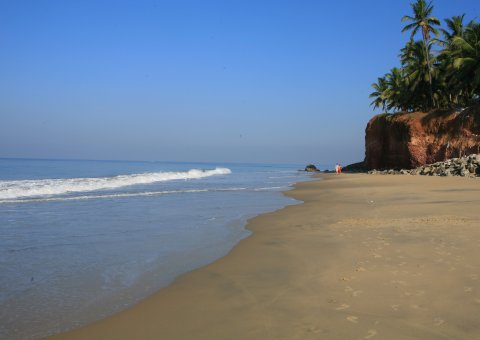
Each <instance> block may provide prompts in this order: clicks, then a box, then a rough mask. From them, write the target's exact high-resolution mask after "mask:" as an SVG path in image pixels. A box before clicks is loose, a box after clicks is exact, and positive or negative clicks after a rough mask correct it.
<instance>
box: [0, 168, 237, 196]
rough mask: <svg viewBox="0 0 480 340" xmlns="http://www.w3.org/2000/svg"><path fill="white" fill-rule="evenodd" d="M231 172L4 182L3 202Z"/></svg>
mask: <svg viewBox="0 0 480 340" xmlns="http://www.w3.org/2000/svg"><path fill="white" fill-rule="evenodd" d="M230 173H231V170H230V169H227V168H216V169H213V170H200V169H192V170H189V171H182V172H152V173H142V174H132V175H119V176H112V177H91V178H66V179H41V180H19V181H0V200H12V199H17V198H28V197H40V196H52V195H63V194H70V193H79V192H88V191H96V190H105V189H107V190H108V189H109V190H111V189H117V188H121V187H126V186H130V185H137V184H149V183H155V182H165V181H173V180H189V179H199V178H204V177H210V176H215V175H227V174H230Z"/></svg>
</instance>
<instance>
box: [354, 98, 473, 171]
mask: <svg viewBox="0 0 480 340" xmlns="http://www.w3.org/2000/svg"><path fill="white" fill-rule="evenodd" d="M477 152H480V105H475V106H472V107H470V108H468V109H465V110H463V111H460V112H459V111H439V110H437V111H431V112H428V113H425V112H402V113H396V114H381V115H377V116H375V117H373V118H372V119H371V120H370V121H369V122H368V125H367V127H366V130H365V162H364V164H365V167H366V168H367V169H368V170H370V169H394V168H397V169H399V168H406V169H412V168H417V167H419V166H422V165H425V164H432V163H436V162H443V161H445V160H447V159H452V160H453V163H456V162H457V161H458V158H457V159H455V158H453V157H459V155H464V154H475V153H477ZM462 160H463V162H465V164H467V163H468V161H469V160H470V161H471V162H472V163H473V162H477V160H478V161H480V160H479V157H477V156H476V155H475V157H473V156H471V157H470V156H469V158H468V159H463V157H462ZM476 164H478V163H476Z"/></svg>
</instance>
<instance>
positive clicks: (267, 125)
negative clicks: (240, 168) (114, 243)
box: [0, 0, 480, 164]
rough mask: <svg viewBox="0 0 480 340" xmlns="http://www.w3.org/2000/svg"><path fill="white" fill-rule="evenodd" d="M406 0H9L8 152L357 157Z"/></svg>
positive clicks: (0, 29) (393, 57)
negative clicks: (374, 88) (376, 85)
mask: <svg viewBox="0 0 480 340" xmlns="http://www.w3.org/2000/svg"><path fill="white" fill-rule="evenodd" d="M409 2H410V1H408V0H405V1H399V0H398V1H385V0H364V1H358V0H356V1H354V0H350V1H347V0H346V1H321V0H318V1H294V0H292V1H278V0H277V1H262V0H256V1H241V0H237V1H233V0H231V1H229V0H224V1H208V0H205V1H181V0H180V1H153V0H151V1H113V0H112V1H100V0H99V1H87V0H82V1H66V0H62V1H48V0H43V1H38V0H32V1H22V0H15V1H13V0H12V1H6V0H0V48H1V49H0V51H1V53H0V75H1V76H0V118H1V123H0V157H27V158H74V159H130V160H173V161H218V162H280V163H310V162H313V163H320V164H329V163H335V162H341V163H344V164H346V163H349V162H354V161H360V160H362V159H363V157H364V131H365V126H366V123H367V122H368V120H369V119H370V118H371V116H372V115H373V114H374V112H373V111H372V109H371V107H370V106H369V104H370V99H369V98H368V95H369V94H370V92H372V91H371V83H372V82H374V81H376V79H377V77H379V76H381V75H383V74H384V73H386V72H387V71H388V70H389V69H390V68H391V67H393V66H396V65H397V64H398V61H397V55H398V51H399V49H400V48H401V47H402V46H403V45H404V43H405V41H406V40H407V39H408V34H407V33H404V34H402V33H400V31H401V29H402V27H403V23H401V22H400V19H401V17H402V16H403V15H405V14H410V12H411V10H410V5H409ZM434 5H435V12H434V15H436V16H437V17H438V18H440V19H442V21H443V19H444V18H446V17H451V16H453V15H458V14H462V13H466V14H467V19H468V20H470V19H472V18H474V17H477V16H478V15H479V14H480V2H479V1H476V0H475V1H474V0H468V1H467V0H455V1H452V0H436V1H434Z"/></svg>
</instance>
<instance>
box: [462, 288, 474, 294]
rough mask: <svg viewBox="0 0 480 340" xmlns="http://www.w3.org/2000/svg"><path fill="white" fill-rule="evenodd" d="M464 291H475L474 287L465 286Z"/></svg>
mask: <svg viewBox="0 0 480 340" xmlns="http://www.w3.org/2000/svg"><path fill="white" fill-rule="evenodd" d="M463 291H464V292H465V293H471V292H472V291H473V288H472V287H463Z"/></svg>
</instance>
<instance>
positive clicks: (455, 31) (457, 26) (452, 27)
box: [440, 14, 465, 43]
mask: <svg viewBox="0 0 480 340" xmlns="http://www.w3.org/2000/svg"><path fill="white" fill-rule="evenodd" d="M464 18H465V14H462V15H455V16H453V17H452V18H447V19H445V23H446V24H447V27H448V29H449V31H447V30H445V29H443V28H441V29H440V31H442V33H443V36H444V37H445V42H446V43H451V42H452V40H453V38H455V37H462V38H463V33H464V32H465V27H464V25H463V19H464Z"/></svg>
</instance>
